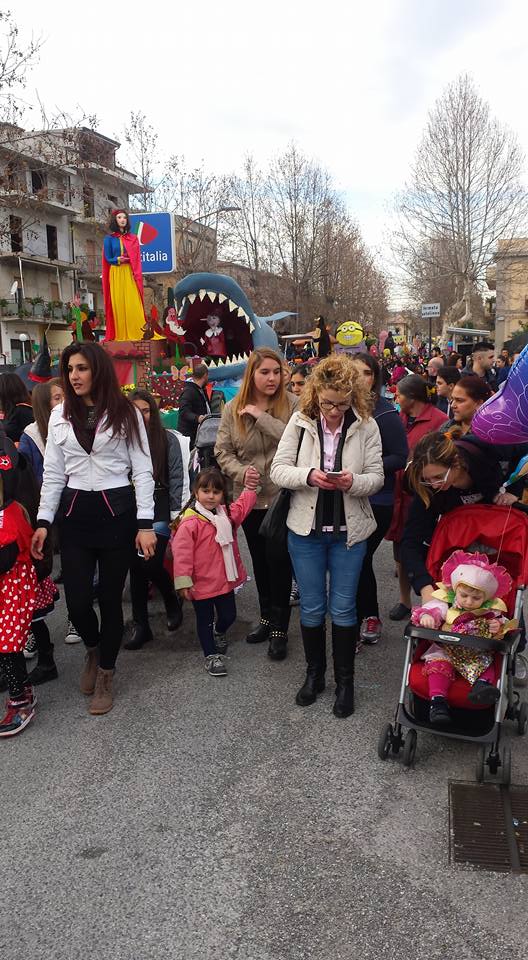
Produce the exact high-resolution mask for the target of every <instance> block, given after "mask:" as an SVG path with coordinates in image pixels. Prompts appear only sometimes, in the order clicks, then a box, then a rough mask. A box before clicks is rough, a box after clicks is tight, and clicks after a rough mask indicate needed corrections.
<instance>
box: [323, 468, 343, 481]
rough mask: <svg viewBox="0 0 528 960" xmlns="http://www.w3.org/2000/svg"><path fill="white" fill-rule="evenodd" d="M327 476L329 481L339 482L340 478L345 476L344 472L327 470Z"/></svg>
mask: <svg viewBox="0 0 528 960" xmlns="http://www.w3.org/2000/svg"><path fill="white" fill-rule="evenodd" d="M325 476H326V479H327V480H338V479H339V477H342V476H343V471H342V470H326V471H325Z"/></svg>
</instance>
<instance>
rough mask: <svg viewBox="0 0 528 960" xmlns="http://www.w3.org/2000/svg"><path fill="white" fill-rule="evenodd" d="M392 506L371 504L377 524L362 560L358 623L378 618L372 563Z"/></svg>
mask: <svg viewBox="0 0 528 960" xmlns="http://www.w3.org/2000/svg"><path fill="white" fill-rule="evenodd" d="M392 509H393V508H392V504H390V505H389V506H381V505H376V504H372V512H373V514H374V519H375V521H376V523H377V528H376V529H375V530H374V533H371V535H370V537H369V538H368V540H367V552H366V554H365V559H364V560H363V566H362V568H361V574H360V577H359V584H358V590H357V598H356V609H357V618H358V623H359V624H360V623H361V621H362V620H364V619H365V617H379V606H378V585H377V583H376V577H375V574H374V568H373V565H372V562H373V560H374V554H375V553H376V550H377V549H378V547H379V545H380V543H381V541H382V540H383V537H384V536H385V534H386V533H387V530H388V529H389V527H390V523H391V520H392Z"/></svg>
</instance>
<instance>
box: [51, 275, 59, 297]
mask: <svg viewBox="0 0 528 960" xmlns="http://www.w3.org/2000/svg"><path fill="white" fill-rule="evenodd" d="M49 288H50V300H59V299H60V298H59V284H58V283H57V282H56V281H55V280H51V281H50V285H49Z"/></svg>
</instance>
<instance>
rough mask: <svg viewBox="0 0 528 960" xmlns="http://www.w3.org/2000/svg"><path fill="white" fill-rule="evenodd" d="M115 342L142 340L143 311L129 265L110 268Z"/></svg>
mask: <svg viewBox="0 0 528 960" xmlns="http://www.w3.org/2000/svg"><path fill="white" fill-rule="evenodd" d="M110 297H111V298H112V312H113V314H114V326H115V331H114V339H115V340H142V339H143V333H144V329H143V328H144V326H145V311H144V309H143V304H142V302H141V297H140V296H139V291H138V288H137V284H136V281H135V280H134V275H133V273H132V268H131V266H130V264H129V263H123V264H121V265H120V266H111V267H110Z"/></svg>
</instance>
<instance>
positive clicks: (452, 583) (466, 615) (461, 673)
mask: <svg viewBox="0 0 528 960" xmlns="http://www.w3.org/2000/svg"><path fill="white" fill-rule="evenodd" d="M441 576H442V580H441V582H440V583H438V584H437V587H438V589H437V590H435V592H434V593H433V598H432V599H431V600H429V601H428V602H427V603H424V604H423V606H420V607H416V608H415V609H414V610H413V613H412V617H411V622H412V623H413V624H415V625H419V626H422V627H427V628H429V629H431V630H439V629H443V630H446V631H449V632H451V633H457V634H469V635H473V636H480V637H492V638H493V639H494V640H497V639H500V638H501V637H503V636H504V635H505V634H506V633H507V632H508V631H509V630H512V629H514V628H515V627H517V621H516V620H510V619H509V618H508V616H507V607H506V604H505V602H504V600H503V599H502V598H504V597H507V596H508V594H509V593H510V591H511V589H512V579H511V577H510V575H509V573H508V572H507V570H505V568H504V567H502V566H500V565H499V564H497V563H490V562H489V560H488V557H487V556H486V555H485V554H482V553H466V552H464V551H463V550H455V552H454V553H453V554H452V555H451V556H450V557H449V558H448V559H447V560H446V561H445V563H444V564H443V566H442V572H441ZM421 660H422V661H423V667H422V671H423V674H424V676H425V677H426V678H427V688H428V692H429V700H430V708H429V721H430V723H432V724H434V725H436V724H439V725H443V724H446V723H449V721H450V719H451V717H450V711H449V705H448V693H449V688H450V686H451V684H452V683H454V681H455V680H456V679H457V677H464V678H465V679H466V680H467V681H468V682H469V683H470V684H471V690H470V692H469V694H468V700H469V702H470V703H474V704H480V705H482V706H492V705H493V704H494V703H496V702H497V700H498V699H499V697H500V692H499V690H498V688H497V686H496V684H495V677H496V674H495V670H494V655H493V652H492V651H488V650H477V649H474V648H471V647H466V646H464V645H459V644H437V643H432V644H431V645H430V646H429V647H427V649H426V650H425V652H424V653H423V654H422V656H421Z"/></svg>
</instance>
